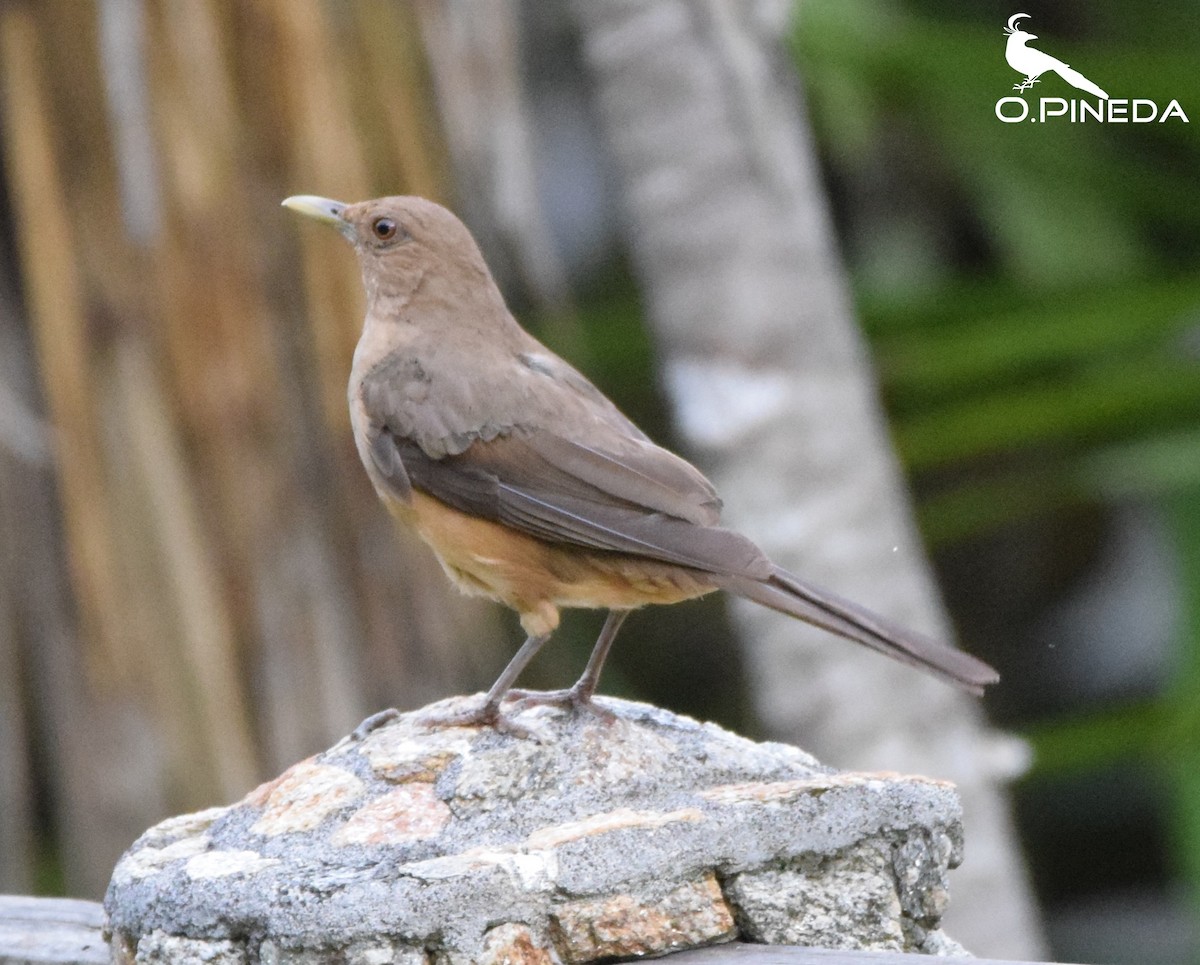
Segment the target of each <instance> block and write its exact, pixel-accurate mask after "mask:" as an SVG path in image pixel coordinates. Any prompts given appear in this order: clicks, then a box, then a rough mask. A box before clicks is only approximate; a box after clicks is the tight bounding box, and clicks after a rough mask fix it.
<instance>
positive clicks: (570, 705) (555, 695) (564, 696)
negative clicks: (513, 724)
mask: <svg viewBox="0 0 1200 965" xmlns="http://www.w3.org/2000/svg"><path fill="white" fill-rule="evenodd" d="M507 696H508V697H509V698H511V699H512V700H513V701H514V702H516V703H518V704H520V705H521V706H522V707H563V708H566V709H568V710H571V711H577V712H582V713H586V714H592V715H593V716H595V717H598V718H600V720H602V721H604V722H605V723H612V722H613V721H614V720H616V719H617V716H616V714H614V713H613V712H612V711H610V710H605V709H604V708H603V707H601V706H600V705H599V704H597V703H596V702H595V701H594V700H593V699H592V692H591V690H585V689H584V688H582V687H580V686H579V685H578V684H576V685H575V686H574V687H571V688H569V689H567V690H510V691H509V692H508V695H507Z"/></svg>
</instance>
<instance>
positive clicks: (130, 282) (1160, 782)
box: [0, 0, 1200, 963]
mask: <svg viewBox="0 0 1200 965" xmlns="http://www.w3.org/2000/svg"><path fill="white" fill-rule="evenodd" d="M1022 6H1023V9H1024V10H1026V11H1028V12H1029V14H1030V20H1029V21H1027V22H1026V23H1025V24H1023V26H1024V27H1025V29H1028V30H1030V31H1032V32H1033V33H1035V34H1037V35H1038V37H1039V40H1038V41H1036V42H1035V43H1034V46H1037V47H1039V48H1041V49H1043V50H1045V51H1047V52H1049V53H1052V54H1054V55H1055V56H1057V57H1059V58H1061V59H1063V60H1065V61H1067V62H1069V63H1071V64H1072V65H1073V66H1075V67H1076V68H1077V69H1079V70H1080V71H1082V72H1083V73H1084V74H1085V75H1086V76H1088V77H1089V78H1090V79H1092V80H1093V81H1095V82H1096V83H1099V84H1100V85H1101V86H1102V87H1104V88H1105V89H1106V90H1107V91H1108V92H1109V93H1110V95H1112V96H1113V97H1128V98H1134V97H1140V98H1147V99H1151V100H1153V101H1155V102H1156V103H1157V104H1158V106H1159V110H1160V112H1161V110H1163V109H1165V107H1166V105H1167V104H1168V103H1169V102H1170V101H1171V100H1173V99H1174V100H1178V101H1179V103H1180V105H1181V107H1182V109H1183V111H1184V112H1186V113H1187V116H1188V117H1189V118H1190V119H1192V120H1193V121H1195V120H1196V118H1195V117H1194V115H1195V114H1200V72H1197V71H1196V69H1195V60H1194V58H1195V51H1196V50H1197V49H1198V44H1197V41H1198V40H1200V15H1198V14H1197V11H1196V8H1195V6H1194V4H1190V3H1185V2H1184V0H1169V2H1162V3H1155V4H1145V3H1141V4H1135V3H1132V2H1130V0H1094V2H1091V3H1083V2H1082V0H1060V2H1057V3H1054V4H1047V3H1041V2H1035V0H1027V2H1026V3H1024V4H1023V5H1022ZM1016 12H1017V9H1016V8H1013V7H1010V6H1002V5H1000V4H997V3H991V2H982V0H979V2H967V3H964V2H961V0H960V2H955V3H951V2H949V0H802V2H800V3H796V4H792V3H789V2H786V0H653V2H650V0H647V2H643V3H636V2H618V0H577V2H574V3H570V2H568V0H541V2H538V0H253V2H251V0H36V2H22V0H8V2H6V3H3V4H0V85H2V93H3V98H2V101H0V150H2V154H3V161H4V167H3V177H2V178H0V548H2V551H3V552H2V554H0V890H2V891H7V892H18V893H37V894H69V895H73V896H78V897H87V898H99V897H100V896H101V895H102V893H103V889H104V886H105V883H106V882H107V878H108V875H109V872H110V870H111V867H112V865H113V863H114V862H115V860H116V858H117V857H118V855H119V854H120V853H121V851H122V850H123V849H124V848H126V847H127V846H128V845H129V844H130V843H131V842H132V841H133V839H134V838H135V837H136V836H137V835H138V834H140V833H141V831H142V830H144V829H145V828H146V827H147V826H149V825H150V824H152V823H153V822H155V821H157V820H160V819H161V818H163V817H166V816H168V815H170V814H174V813H179V812H181V811H185V810H192V809H197V808H201V807H207V806H211V805H214V804H221V803H227V802H229V801H232V800H235V799H236V798H238V797H240V796H241V795H242V794H244V793H245V792H246V791H248V790H249V789H250V788H251V787H253V786H254V785H255V784H256V783H258V782H259V781H262V780H265V779H267V778H268V777H270V776H272V775H273V774H275V773H277V772H278V771H279V770H280V769H282V768H284V767H286V766H287V765H289V764H290V763H292V762H294V761H295V760H297V759H299V758H301V757H303V756H305V755H308V754H311V753H314V752H316V751H318V750H321V749H322V748H323V747H325V746H327V745H328V743H329V742H331V741H332V740H334V739H336V738H337V737H338V736H340V735H341V734H343V733H345V732H346V731H347V730H349V729H350V728H351V727H353V726H354V725H355V724H356V723H357V722H358V720H360V719H361V718H362V717H363V716H365V715H366V714H368V713H370V712H372V711H374V710H377V709H379V708H381V707H384V706H390V705H396V706H399V707H401V708H402V709H408V708H412V707H416V706H419V705H421V704H423V703H425V702H428V701H430V700H433V699H436V698H439V697H442V696H445V695H446V694H448V693H452V692H459V691H469V690H476V689H480V688H483V687H485V686H487V685H488V684H489V683H490V682H491V680H492V678H493V675H494V674H495V673H496V672H497V671H498V670H499V668H500V667H501V666H503V664H504V663H505V662H506V659H507V657H508V656H509V655H510V654H511V652H512V650H513V648H514V647H515V646H516V644H517V642H518V641H517V629H516V626H515V621H514V620H513V619H511V616H510V615H507V614H503V613H499V612H497V611H495V610H494V609H493V608H491V607H489V606H486V605H482V604H478V603H476V602H472V601H465V600H463V599H461V598H459V597H457V596H455V595H454V594H453V591H452V590H450V589H449V587H448V585H447V584H446V582H445V580H444V578H443V577H442V575H441V573H440V571H439V570H438V568H437V566H436V564H434V563H433V561H432V560H431V558H430V557H429V556H428V554H427V553H426V551H424V550H423V549H422V548H421V547H419V546H417V545H415V544H414V542H413V541H412V539H410V538H409V537H407V536H405V535H404V534H398V533H396V532H395V530H394V529H393V528H392V527H391V526H390V525H389V523H388V521H387V519H386V516H385V514H384V512H383V510H382V509H381V508H380V507H379V506H378V505H377V502H376V500H375V497H374V495H373V493H372V492H371V490H370V486H369V484H368V483H367V481H366V477H365V475H364V473H363V472H362V470H361V467H360V466H359V465H358V461H357V456H356V454H355V452H354V448H353V444H352V441H351V437H350V433H349V425H348V418H347V413H346V405H345V383H346V377H347V375H348V372H349V360H350V355H351V353H352V351H353V347H354V343H355V341H356V339H357V334H358V328H359V320H360V318H361V314H362V310H363V306H362V296H361V292H360V285H359V280H358V275H357V268H356V266H355V264H354V259H353V257H352V255H351V253H350V251H349V250H348V249H347V248H346V246H345V245H344V243H343V242H342V241H341V239H340V238H339V237H338V236H337V235H336V233H334V232H328V231H322V230H320V229H318V228H317V227H315V226H312V225H308V224H301V223H298V222H299V219H295V218H294V217H293V216H291V215H289V214H288V213H287V212H285V211H282V210H281V209H280V208H279V201H280V200H281V199H282V198H283V197H285V196H287V195H289V194H294V193H315V194H322V195H328V196H332V197H338V198H341V199H343V200H348V201H353V200H359V199H362V198H366V197H371V196H376V195H381V194H397V193H412V194H421V195H424V196H427V197H432V198H435V199H437V200H440V201H442V202H443V203H446V204H448V205H450V206H451V207H452V208H454V210H456V211H457V212H458V213H459V214H460V215H461V216H462V217H463V218H464V220H466V221H467V222H468V224H469V225H470V226H471V228H472V230H473V231H474V232H475V234H476V237H477V238H478V239H479V240H480V242H481V245H482V246H483V248H484V251H485V254H486V255H487V257H488V260H489V262H490V263H491V264H492V265H493V267H494V268H495V270H496V273H497V277H498V279H499V281H500V283H501V286H502V288H503V289H504V290H505V293H506V295H507V296H508V298H509V302H510V305H511V306H512V307H513V309H514V311H515V312H516V314H517V315H518V317H519V318H520V319H521V320H522V321H523V322H524V323H525V324H526V325H527V327H529V328H530V329H531V330H532V331H534V332H535V334H537V335H538V337H540V338H541V339H543V341H545V342H546V343H547V344H549V345H550V346H551V347H552V348H554V349H555V350H556V351H558V352H559V353H560V354H563V355H565V356H566V357H568V358H569V359H570V360H571V361H572V362H574V363H575V364H576V365H577V366H578V367H579V368H581V369H582V370H583V371H584V372H585V373H587V374H588V375H589V376H590V377H591V378H592V379H593V380H594V381H596V382H597V383H598V384H599V385H600V386H601V388H603V389H604V390H605V391H606V392H608V393H609V394H610V395H611V396H612V397H613V398H614V399H616V400H617V401H618V403H619V404H620V405H621V406H622V408H624V409H625V410H626V411H627V412H628V413H629V414H630V415H631V416H632V417H633V418H634V419H635V421H638V422H639V423H640V424H642V425H643V426H644V427H645V428H646V429H647V431H648V432H649V433H650V435H651V436H652V437H654V438H655V439H657V440H658V441H660V442H663V443H665V444H668V445H671V446H673V447H676V448H678V449H680V450H681V451H683V452H684V453H685V454H686V455H688V456H689V457H690V458H693V459H694V460H695V461H697V463H698V464H699V465H700V466H701V468H703V469H704V470H705V471H706V472H708V473H709V474H710V475H711V476H712V478H713V479H714V481H715V482H716V483H717V484H718V488H719V489H720V490H721V491H722V494H723V495H724V496H725V497H726V502H727V509H728V513H727V517H728V518H729V519H730V521H731V522H732V523H734V524H735V525H737V526H738V528H741V529H742V530H743V531H745V532H747V533H748V534H749V535H752V536H754V537H755V538H756V539H758V540H760V541H761V542H763V544H764V545H765V546H766V547H767V548H768V550H769V551H770V552H771V553H772V555H775V556H777V558H779V559H780V560H781V561H782V562H784V563H785V564H786V565H788V566H789V568H792V569H795V570H797V571H799V572H801V573H803V574H805V575H807V576H811V577H814V578H817V579H818V581H819V582H823V583H826V584H827V585H831V586H834V587H835V588H837V589H839V590H843V591H844V592H846V593H847V595H850V596H853V597H855V598H856V599H858V600H860V602H863V603H865V604H867V605H869V606H872V607H873V608H875V609H879V610H881V611H883V612H886V613H888V614H890V615H892V616H894V617H897V618H898V619H902V620H904V621H905V622H909V623H911V624H913V625H916V626H921V627H923V628H925V629H928V630H930V631H932V632H937V633H939V634H940V635H943V636H947V637H950V636H951V635H956V637H957V640H958V641H959V643H960V644H961V645H962V646H964V647H965V648H967V649H969V650H971V651H972V652H974V653H976V654H978V655H980V656H982V657H984V658H985V659H987V660H989V661H990V662H992V663H993V664H995V665H996V666H997V667H998V668H999V669H1000V671H1001V673H1002V675H1003V681H1002V683H1001V684H1000V685H999V686H997V687H994V688H992V690H991V691H990V692H989V693H988V695H987V696H986V698H985V699H984V700H983V702H982V704H981V705H980V704H979V703H978V702H976V701H974V700H972V699H971V698H969V697H965V696H963V695H959V694H956V693H954V692H953V691H951V690H950V689H949V688H947V687H945V686H943V685H941V684H939V683H937V682H935V681H929V680H926V679H925V678H923V677H918V675H916V674H915V673H914V672H912V671H909V670H907V669H906V668H903V667H896V666H893V665H892V664H891V663H890V662H888V661H884V660H882V659H880V658H878V657H875V656H874V655H871V654H859V653H857V652H851V651H854V650H855V648H850V647H848V646H844V645H842V644H839V643H838V642H837V641H834V640H832V639H831V638H822V637H821V636H820V635H812V634H807V633H806V632H805V631H804V629H803V628H799V627H797V626H796V625H795V624H792V623H789V622H788V621H785V620H783V619H782V618H776V617H775V616H773V615H762V614H759V613H751V612H748V611H746V610H745V609H744V608H742V607H739V606H732V607H731V606H729V605H728V604H727V603H726V601H723V600H719V599H709V600H705V601H701V602H699V603H695V604H685V605H680V606H678V607H673V608H670V609H666V610H660V611H654V612H647V613H644V614H639V615H638V616H637V617H635V618H634V619H633V620H631V621H630V623H629V624H628V627H627V629H626V630H625V631H624V632H623V634H622V638H621V641H620V644H619V645H618V646H617V648H616V651H615V653H614V657H613V660H612V661H611V664H610V666H611V670H609V671H608V672H607V676H606V679H605V683H604V686H603V689H604V690H605V691H607V692H610V693H620V694H623V695H627V696H633V697H637V698H641V699H647V700H652V701H655V702H658V703H662V704H664V705H666V706H668V707H671V708H672V709H675V710H678V711H682V712H686V713H691V714H694V715H696V716H700V717H703V718H706V719H712V720H716V721H718V722H720V723H722V724H724V725H726V726H729V727H733V728H736V729H739V730H741V731H742V732H745V733H749V734H751V735H755V736H772V737H776V738H782V739H787V740H790V741H793V742H796V743H799V744H800V745H802V746H804V747H806V748H808V749H810V750H812V751H814V752H815V753H817V754H818V755H819V756H821V757H822V758H823V759H824V760H825V761H826V762H827V763H830V764H833V765H835V766H839V767H852V766H855V767H879V768H884V767H887V768H891V769H898V770H921V771H924V772H926V773H932V774H935V775H936V776H939V777H948V778H952V779H954V780H955V781H956V782H958V783H959V784H960V786H961V787H962V788H963V794H964V799H965V801H966V855H967V862H966V864H965V865H964V867H963V869H962V870H961V871H960V872H958V873H956V874H957V876H956V877H955V878H954V879H953V880H952V892H953V906H954V907H953V909H952V916H951V917H950V918H949V919H948V920H947V929H948V930H949V931H950V932H951V934H953V935H955V936H956V937H958V938H959V939H960V940H961V941H963V942H964V943H966V944H967V945H968V947H970V948H971V949H972V951H974V952H975V953H977V954H980V955H989V956H1009V957H1018V956H1023V957H1029V958H1034V957H1039V958H1055V959H1058V960H1067V961H1077V962H1096V963H1119V962H1139V963H1151V962H1162V963H1167V962H1172V963H1173V962H1179V963H1184V962H1192V961H1195V960H1196V959H1197V957H1198V955H1200V921H1198V915H1200V720H1198V718H1200V377H1198V376H1200V359H1198V355H1200V271H1198V268H1197V266H1198V265H1200V178H1198V177H1197V172H1198V171H1200V144H1198V141H1197V136H1196V134H1195V132H1194V124H1193V123H1183V122H1181V121H1180V120H1178V119H1173V120H1168V121H1166V122H1164V123H1158V122H1154V123H1148V124H1123V125H1116V124H1097V123H1086V124H1069V123H1057V124H1046V125H1036V124H1004V123H1001V122H999V121H998V120H997V119H996V116H995V113H994V106H995V102H996V101H997V100H998V99H999V98H1000V97H1004V96H1009V95H1012V94H1013V93H1014V92H1013V91H1012V90H1011V87H1012V85H1013V84H1014V83H1015V82H1016V81H1017V80H1019V79H1020V78H1019V77H1018V76H1017V75H1016V74H1015V73H1014V72H1013V71H1012V70H1011V69H1010V68H1009V67H1008V66H1007V64H1006V63H1005V62H1004V57H1003V50H1004V39H1005V38H1004V36H1003V33H1002V28H1003V26H1004V24H1005V23H1006V22H1007V20H1008V18H1009V17H1010V16H1011V15H1012V14H1014V13H1016ZM1075 93H1076V92H1075V91H1073V90H1072V89H1071V88H1069V87H1067V86H1066V85H1065V84H1063V83H1062V82H1061V81H1060V80H1059V79H1058V78H1056V77H1052V76H1050V75H1047V76H1046V77H1045V78H1044V79H1043V80H1042V81H1041V82H1040V83H1039V84H1038V85H1037V86H1036V87H1035V88H1034V89H1033V90H1032V91H1030V92H1027V93H1026V95H1025V96H1026V99H1027V100H1029V101H1030V102H1031V103H1036V98H1037V97H1039V96H1045V97H1063V98H1069V97H1071V96H1073V95H1074V94H1075ZM597 627H598V622H597V619H596V617H595V615H579V616H578V617H575V616H572V617H571V619H569V620H568V621H567V623H566V625H565V627H564V630H563V632H562V633H561V635H560V636H561V637H562V640H561V642H558V643H557V644H556V646H554V647H550V648H548V649H547V650H546V651H545V652H544V653H545V655H544V656H543V657H540V658H539V660H538V661H537V663H536V665H535V666H534V667H533V668H531V673H530V680H529V683H531V684H533V685H538V686H554V685H559V686H561V685H564V684H565V683H566V682H568V681H570V680H573V679H574V674H575V673H576V672H577V671H578V668H579V666H580V665H581V663H582V661H583V660H584V659H585V654H586V652H587V650H588V649H589V646H590V643H591V640H592V638H593V635H594V633H595V632H596V628H597ZM981 708H982V710H981ZM985 715H986V716H985ZM1006 734H1012V735H1017V736H1016V737H1009V736H1005V735H1006ZM1010 815H1011V816H1012V820H1010ZM954 915H958V916H959V917H957V918H955V917H953V916H954Z"/></svg>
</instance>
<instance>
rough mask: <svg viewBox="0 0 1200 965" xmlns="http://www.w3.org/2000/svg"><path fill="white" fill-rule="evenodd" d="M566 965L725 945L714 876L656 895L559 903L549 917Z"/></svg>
mask: <svg viewBox="0 0 1200 965" xmlns="http://www.w3.org/2000/svg"><path fill="white" fill-rule="evenodd" d="M550 920H551V924H552V926H553V929H554V934H555V936H556V939H557V940H556V942H555V944H557V945H558V947H559V948H560V949H561V951H562V956H563V958H564V959H565V960H566V961H567V962H572V963H574V962H594V961H596V960H597V959H601V958H621V957H624V956H627V955H654V954H661V953H662V952H668V951H671V950H672V949H676V948H692V947H694V946H697V945H708V944H711V943H712V942H717V941H727V940H728V939H730V938H733V937H734V935H735V934H736V933H737V928H736V926H735V925H734V921H733V915H732V914H731V913H730V911H729V908H728V906H727V905H726V904H725V899H724V897H723V896H722V894H721V888H720V886H719V885H718V884H717V878H716V875H714V874H711V873H710V874H707V875H705V876H704V877H703V878H702V879H700V880H699V881H692V882H688V883H686V884H683V885H680V886H679V887H678V888H673V889H671V890H670V891H667V892H665V893H664V892H662V891H661V890H660V889H653V888H652V889H650V890H647V891H643V892H640V893H637V894H622V895H615V896H613V897H611V898H590V899H581V900H579V901H572V902H567V903H566V904H563V905H560V906H559V907H558V908H557V909H556V910H555V911H554V912H553V913H552V914H551V916H550Z"/></svg>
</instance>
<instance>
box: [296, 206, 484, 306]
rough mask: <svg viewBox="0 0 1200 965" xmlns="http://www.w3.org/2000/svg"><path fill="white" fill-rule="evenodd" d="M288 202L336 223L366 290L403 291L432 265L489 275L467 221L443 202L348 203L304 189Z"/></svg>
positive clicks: (467, 276)
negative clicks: (350, 247)
mask: <svg viewBox="0 0 1200 965" xmlns="http://www.w3.org/2000/svg"><path fill="white" fill-rule="evenodd" d="M283 205H284V207H286V208H291V209H292V210H293V211H296V212H298V213H299V214H302V215H306V216H308V217H310V218H314V219H315V220H317V221H322V222H324V223H326V224H329V225H332V226H333V227H335V228H337V229H338V231H340V232H341V233H342V235H344V236H345V237H346V239H347V240H349V242H350V243H351V244H352V245H353V246H354V250H355V252H356V253H357V255H358V259H359V263H360V264H361V266H362V272H363V280H364V282H365V284H366V287H367V293H368V295H369V296H370V295H374V294H376V293H379V294H396V295H403V294H405V293H407V292H409V291H412V290H413V289H415V287H416V286H417V285H418V284H419V283H420V281H421V278H422V276H423V275H424V274H425V272H426V270H427V269H428V268H430V267H431V266H436V267H437V268H438V270H439V273H440V274H441V275H443V276H450V277H454V276H457V277H460V278H462V279H463V280H464V281H475V282H477V281H478V277H479V275H480V274H481V273H482V274H483V275H484V276H487V277H488V278H489V280H490V274H489V272H488V269H487V266H486V264H485V263H484V260H483V255H482V254H481V253H480V251H479V246H478V245H476V244H475V239H474V238H472V237H471V232H470V231H468V230H467V227H466V225H464V224H463V223H462V222H461V221H459V220H458V218H456V217H455V216H454V215H453V214H452V213H451V212H449V211H447V210H446V209H445V208H443V207H442V206H441V205H440V204H436V203H435V202H433V201H427V200H426V199H425V198H418V197H415V196H404V195H401V196H396V197H390V198H376V199H374V200H371V201H360V202H358V203H357V204H344V203H343V202H341V201H333V200H331V199H330V198H320V197H317V196H316V195H311V194H301V195H294V196H293V197H290V198H287V199H286V200H285V201H284V202H283Z"/></svg>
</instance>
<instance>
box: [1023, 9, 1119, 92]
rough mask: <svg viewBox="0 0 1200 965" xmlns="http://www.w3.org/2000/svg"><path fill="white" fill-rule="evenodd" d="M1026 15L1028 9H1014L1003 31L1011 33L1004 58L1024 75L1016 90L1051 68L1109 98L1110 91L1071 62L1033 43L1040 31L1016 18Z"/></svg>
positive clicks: (1074, 83)
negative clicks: (1031, 29)
mask: <svg viewBox="0 0 1200 965" xmlns="http://www.w3.org/2000/svg"><path fill="white" fill-rule="evenodd" d="M1027 19H1029V14H1027V13H1014V14H1013V15H1012V16H1011V17H1009V18H1008V26H1007V27H1005V28H1004V32H1005V33H1006V34H1007V35H1008V43H1007V45H1006V46H1005V48H1004V59H1005V60H1007V61H1008V66H1009V67H1011V68H1012V69H1013V70H1015V71H1016V72H1017V73H1018V74H1020V75H1021V76H1022V77H1023V78H1024V80H1022V81H1021V82H1020V83H1018V84H1013V90H1015V91H1021V92H1022V93H1024V92H1025V91H1027V90H1029V88H1031V87H1032V86H1033V85H1034V84H1036V83H1037V82H1038V80H1040V79H1041V76H1042V74H1044V73H1047V72H1050V73H1052V74H1058V76H1059V77H1061V78H1062V79H1063V80H1065V81H1066V82H1067V83H1068V84H1070V85H1071V86H1072V87H1078V88H1079V89H1080V90H1082V91H1087V93H1089V94H1094V95H1095V96H1096V97H1102V98H1104V99H1105V100H1108V94H1106V93H1105V92H1104V91H1103V90H1102V89H1101V88H1100V87H1099V86H1097V85H1096V84H1093V83H1092V82H1091V81H1090V80H1088V79H1087V78H1086V77H1084V76H1083V74H1081V73H1079V71H1077V70H1075V69H1074V68H1072V67H1071V66H1070V64H1064V63H1063V62H1062V61H1061V60H1059V59H1058V58H1057V57H1051V56H1050V55H1049V54H1047V53H1043V52H1042V51H1040V50H1037V49H1036V48H1034V47H1030V46H1029V41H1031V40H1037V39H1038V38H1037V35H1036V34H1031V33H1029V32H1028V31H1026V30H1022V29H1021V28H1020V27H1018V26H1017V21H1019V20H1027Z"/></svg>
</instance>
